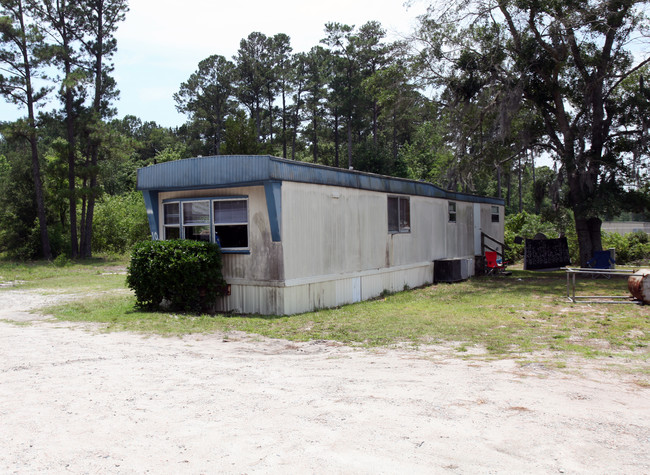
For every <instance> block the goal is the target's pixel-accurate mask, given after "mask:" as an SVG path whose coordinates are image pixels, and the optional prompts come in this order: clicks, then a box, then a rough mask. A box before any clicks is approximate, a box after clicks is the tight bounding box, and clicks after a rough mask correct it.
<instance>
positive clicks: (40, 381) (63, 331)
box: [0, 290, 650, 474]
mask: <svg viewBox="0 0 650 475" xmlns="http://www.w3.org/2000/svg"><path fill="white" fill-rule="evenodd" d="M61 298H62V296H43V295H39V294H38V293H36V292H28V291H20V290H9V291H7V290H4V291H2V292H0V472H1V473H68V472H70V473H191V474H194V473H196V474H200V473H237V474H240V473H248V474H251V473H319V474H320V473H368V474H370V473H372V474H377V473H466V474H473V473H484V474H485V473H589V474H594V473H602V474H611V473H617V474H622V473H629V474H643V473H645V474H647V473H650V451H649V449H650V388H649V387H648V385H647V384H639V377H638V375H637V376H635V375H626V374H625V372H623V371H601V370H599V369H597V368H596V367H594V363H593V362H584V361H580V360H571V361H568V362H567V368H566V369H562V370H559V369H552V366H551V365H544V364H541V363H529V364H521V362H516V361H513V360H498V361H489V360H486V359H470V360H463V359H460V358H458V357H457V356H453V354H452V351H451V349H449V348H447V349H446V348H444V347H441V348H436V347H431V348H421V349H418V350H411V349H388V350H381V351H371V350H364V349H352V348H349V347H345V346H341V345H338V344H335V343H332V342H323V341H320V342H310V343H291V342H287V341H279V340H269V339H263V338H256V337H251V336H246V335H242V334H229V335H227V337H226V336H224V335H201V336H192V337H185V338H183V339H179V338H161V337H155V336H149V337H143V336H141V335H137V334H132V333H103V332H101V331H99V328H98V327H96V326H93V325H83V324H72V323H65V322H57V321H54V320H51V319H48V318H47V317H44V316H40V315H39V314H38V313H30V311H34V310H35V309H37V308H39V307H41V306H43V305H47V304H51V303H53V302H54V301H56V300H59V299H61Z"/></svg>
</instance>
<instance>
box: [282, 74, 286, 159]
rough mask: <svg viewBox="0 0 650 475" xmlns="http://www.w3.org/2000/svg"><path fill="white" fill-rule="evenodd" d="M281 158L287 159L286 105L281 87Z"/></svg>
mask: <svg viewBox="0 0 650 475" xmlns="http://www.w3.org/2000/svg"><path fill="white" fill-rule="evenodd" d="M282 158H287V104H286V97H285V94H284V85H282Z"/></svg>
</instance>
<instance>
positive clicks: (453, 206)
mask: <svg viewBox="0 0 650 475" xmlns="http://www.w3.org/2000/svg"><path fill="white" fill-rule="evenodd" d="M449 222H450V223H455V222H456V203H454V202H453V201H450V202H449Z"/></svg>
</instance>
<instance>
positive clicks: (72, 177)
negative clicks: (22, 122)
mask: <svg viewBox="0 0 650 475" xmlns="http://www.w3.org/2000/svg"><path fill="white" fill-rule="evenodd" d="M64 67H65V76H66V77H70V74H71V69H72V68H71V65H70V61H69V59H66V60H65V65H64ZM65 128H66V136H67V141H68V149H67V152H68V200H69V209H68V211H69V213H70V254H71V257H72V258H73V259H76V258H77V256H78V255H79V238H78V236H77V183H76V179H77V178H76V171H75V161H76V153H75V150H76V147H75V143H76V142H75V135H74V111H73V97H72V88H71V87H70V85H66V87H65Z"/></svg>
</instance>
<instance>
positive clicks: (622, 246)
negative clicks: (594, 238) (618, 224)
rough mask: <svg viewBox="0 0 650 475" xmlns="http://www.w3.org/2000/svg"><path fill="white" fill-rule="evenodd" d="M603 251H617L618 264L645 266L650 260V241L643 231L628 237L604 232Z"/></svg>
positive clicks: (627, 235)
mask: <svg viewBox="0 0 650 475" xmlns="http://www.w3.org/2000/svg"><path fill="white" fill-rule="evenodd" d="M602 240H603V249H610V248H614V249H616V263H617V264H643V263H647V262H648V261H649V260H650V240H649V239H648V234H647V233H644V232H643V231H635V232H633V233H628V234H626V235H624V236H623V235H621V234H618V233H608V232H603V234H602Z"/></svg>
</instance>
